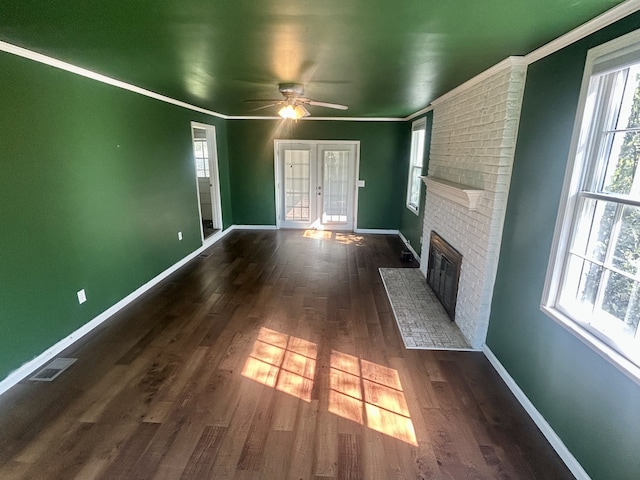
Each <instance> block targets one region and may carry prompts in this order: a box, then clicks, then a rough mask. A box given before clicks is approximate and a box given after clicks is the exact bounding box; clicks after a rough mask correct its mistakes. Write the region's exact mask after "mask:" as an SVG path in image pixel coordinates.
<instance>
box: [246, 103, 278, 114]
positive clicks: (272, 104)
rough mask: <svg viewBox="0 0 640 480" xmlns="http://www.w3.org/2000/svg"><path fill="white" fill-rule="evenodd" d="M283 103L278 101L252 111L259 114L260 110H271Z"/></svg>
mask: <svg viewBox="0 0 640 480" xmlns="http://www.w3.org/2000/svg"><path fill="white" fill-rule="evenodd" d="M281 103H282V102H281V101H278V102H276V103H270V104H269V105H263V106H261V107H258V108H252V109H251V110H250V111H251V112H257V111H258V110H264V109H265V108H270V107H275V106H276V105H280V104H281Z"/></svg>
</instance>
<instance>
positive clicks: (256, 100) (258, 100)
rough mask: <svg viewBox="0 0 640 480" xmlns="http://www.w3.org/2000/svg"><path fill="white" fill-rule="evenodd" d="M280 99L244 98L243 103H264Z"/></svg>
mask: <svg viewBox="0 0 640 480" xmlns="http://www.w3.org/2000/svg"><path fill="white" fill-rule="evenodd" d="M281 101H282V99H281V98H256V99H253V100H245V101H244V103H264V102H271V103H278V102H281Z"/></svg>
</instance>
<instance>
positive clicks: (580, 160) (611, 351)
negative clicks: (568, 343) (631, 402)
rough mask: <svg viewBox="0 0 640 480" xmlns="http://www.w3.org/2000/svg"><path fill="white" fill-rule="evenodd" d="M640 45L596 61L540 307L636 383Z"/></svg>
mask: <svg viewBox="0 0 640 480" xmlns="http://www.w3.org/2000/svg"><path fill="white" fill-rule="evenodd" d="M639 41H640V36H639V35H631V36H626V37H624V38H623V39H619V40H617V41H615V42H611V43H610V44H607V45H604V46H601V47H598V48H597V49H594V50H592V51H591V52H590V53H589V56H588V60H587V67H586V72H585V81H584V83H583V92H582V96H581V108H580V110H579V112H581V113H580V115H581V118H580V121H579V122H577V123H576V125H577V127H576V130H577V131H576V133H575V138H574V142H573V145H572V157H571V158H572V159H573V162H572V165H571V167H570V171H569V172H568V175H567V180H566V181H565V200H566V208H565V209H564V210H562V217H561V218H560V219H559V220H560V221H559V223H558V229H557V230H558V231H557V232H556V242H555V243H556V255H555V259H554V260H553V261H552V262H551V263H550V271H549V275H548V279H547V293H546V298H545V299H544V302H543V303H544V305H543V306H544V309H545V310H546V311H548V312H549V313H551V314H552V315H553V316H554V317H555V318H558V319H560V320H561V321H563V322H572V323H573V326H572V327H573V329H574V331H577V332H578V333H579V334H581V335H582V337H583V338H584V339H586V340H587V341H589V342H590V343H591V344H592V345H594V346H596V347H597V348H598V349H599V350H600V351H603V352H606V353H607V354H608V355H607V356H608V357H609V358H612V359H613V360H616V361H617V363H618V364H619V365H622V366H623V367H626V369H627V370H629V368H630V369H631V370H632V371H634V375H636V374H637V372H638V370H637V367H640V331H639V328H638V325H639V323H640V168H638V159H639V158H640V43H636V42H639ZM575 327H578V328H577V329H576V328H575Z"/></svg>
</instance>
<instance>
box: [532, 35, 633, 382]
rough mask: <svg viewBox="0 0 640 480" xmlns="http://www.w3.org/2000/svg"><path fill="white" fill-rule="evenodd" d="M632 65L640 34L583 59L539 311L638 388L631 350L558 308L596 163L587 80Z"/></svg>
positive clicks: (603, 47)
mask: <svg viewBox="0 0 640 480" xmlns="http://www.w3.org/2000/svg"><path fill="white" fill-rule="evenodd" d="M638 62H640V30H638V31H636V32H632V33H630V34H627V35H624V36H622V37H619V38H617V39H615V40H612V41H610V42H608V43H605V44H603V45H600V46H598V47H595V48H593V49H591V50H589V52H588V54H587V60H586V64H585V71H584V76H583V79H582V86H581V90H580V100H579V104H578V110H577V113H576V119H575V123H574V130H573V137H572V141H571V148H570V151H569V159H568V162H567V169H566V173H565V179H564V186H563V190H562V197H561V204H560V208H559V210H558V217H557V219H556V226H555V233H554V238H553V244H552V248H551V255H550V258H549V264H548V268H547V275H546V279H545V285H544V290H543V295H542V301H541V307H540V308H541V310H542V311H543V312H544V313H545V314H547V315H548V316H550V317H551V318H552V319H554V320H556V321H557V322H558V323H560V324H561V325H562V326H563V327H565V328H566V329H567V330H569V331H570V332H572V333H573V334H574V335H576V336H577V337H578V338H579V339H580V340H582V341H583V342H584V343H585V344H587V345H588V346H589V347H591V348H592V349H594V350H595V351H596V352H598V353H599V354H600V355H602V356H603V357H604V358H606V359H607V360H608V361H610V362H611V363H612V364H614V365H615V366H616V367H618V368H619V369H620V370H621V371H622V372H624V373H625V374H626V375H628V376H629V377H630V378H631V379H633V380H635V381H636V382H638V383H640V354H639V353H638V352H637V349H631V348H629V346H624V345H620V344H616V342H615V340H614V339H613V338H610V337H607V335H606V334H604V333H603V332H602V331H600V330H598V329H596V328H593V327H591V326H590V325H588V324H587V323H586V322H585V321H581V320H580V318H575V317H576V315H575V313H573V314H572V313H570V312H568V311H566V310H565V309H563V308H562V307H561V306H560V305H559V303H560V295H561V289H562V282H563V274H564V270H565V262H566V261H567V259H568V250H569V248H570V244H571V242H572V235H573V233H574V229H575V228H576V226H577V224H578V214H579V212H580V211H579V205H578V202H579V201H580V199H581V198H589V197H590V196H591V195H592V194H591V193H587V190H588V189H587V187H586V185H588V184H592V183H593V175H592V172H593V169H594V167H595V165H597V164H600V162H599V161H596V160H595V154H591V152H589V148H584V147H585V145H586V146H589V145H591V144H595V143H594V142H593V141H592V140H591V138H592V136H593V135H592V133H593V132H588V133H587V134H585V135H583V137H587V138H588V140H585V138H581V133H582V131H583V130H586V129H585V128H583V118H585V117H587V118H585V119H584V125H585V126H587V125H589V126H593V124H595V123H597V122H596V121H589V119H590V118H596V117H599V116H601V115H600V113H601V112H595V113H594V111H593V104H592V103H593V102H591V100H590V99H589V102H588V95H587V94H588V93H589V86H590V82H591V78H592V77H593V76H594V75H595V74H600V73H606V72H608V71H614V70H618V69H620V68H622V67H624V66H626V65H631V64H635V63H638ZM592 96H593V95H592ZM585 112H586V114H585ZM595 196H596V197H597V196H600V197H605V196H606V195H603V194H595ZM615 197H616V196H615V195H612V196H611V199H612V200H614V201H617V202H620V200H619V198H615ZM592 198H594V197H592ZM627 201H628V199H627V200H625V202H627ZM626 204H629V203H626ZM630 204H631V205H635V204H637V202H636V199H632V200H631V203H630ZM571 315H573V317H572V316H571ZM637 336H638V335H636V337H637ZM632 350H633V351H632Z"/></svg>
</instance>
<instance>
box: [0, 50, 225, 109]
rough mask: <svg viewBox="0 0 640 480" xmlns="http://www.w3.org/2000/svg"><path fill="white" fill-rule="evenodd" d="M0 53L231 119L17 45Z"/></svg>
mask: <svg viewBox="0 0 640 480" xmlns="http://www.w3.org/2000/svg"><path fill="white" fill-rule="evenodd" d="M0 51H3V52H6V53H11V54H13V55H17V56H19V57H23V58H27V59H29V60H33V61H35V62H38V63H43V64H45V65H49V66H51V67H54V68H58V69H60V70H65V71H67V72H70V73H75V74H76V75H80V76H82V77H86V78H90V79H92V80H96V81H98V82H101V83H106V84H107V85H112V86H114V87H118V88H122V89H123V90H128V91H130V92H134V93H138V94H140V95H144V96H145V97H150V98H154V99H156V100H160V101H161V102H165V103H170V104H172V105H176V106H178V107H183V108H187V109H189V110H193V111H196V112H200V113H205V114H207V115H213V116H214V117H218V118H224V119H228V118H229V117H228V116H227V115H223V114H221V113H217V112H214V111H212V110H207V109H206V108H200V107H198V106H196V105H191V104H190V103H186V102H181V101H180V100H176V99H175V98H171V97H167V96H165V95H161V94H159V93H156V92H152V91H151V90H147V89H145V88H140V87H137V86H135V85H132V84H130V83H126V82H122V81H120V80H116V79H115V78H111V77H107V76H106V75H102V74H101V73H96V72H92V71H91V70H87V69H86V68H81V67H77V66H76V65H72V64H70V63H67V62H63V61H61V60H58V59H55V58H52V57H49V56H47V55H43V54H41V53H37V52H34V51H32V50H27V49H26V48H22V47H18V46H17V45H12V44H11V43H7V42H2V41H0Z"/></svg>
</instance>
